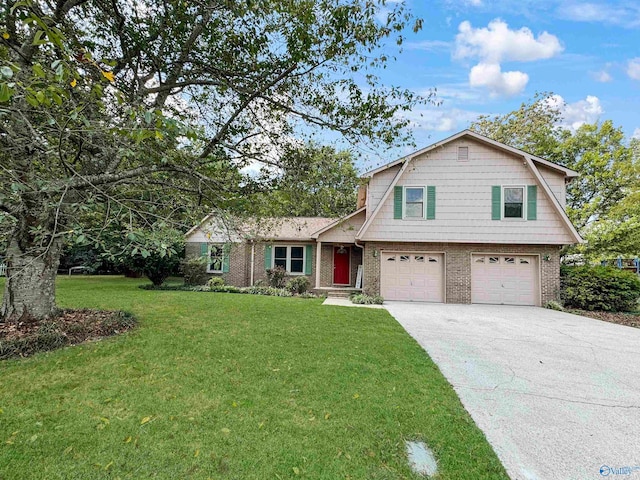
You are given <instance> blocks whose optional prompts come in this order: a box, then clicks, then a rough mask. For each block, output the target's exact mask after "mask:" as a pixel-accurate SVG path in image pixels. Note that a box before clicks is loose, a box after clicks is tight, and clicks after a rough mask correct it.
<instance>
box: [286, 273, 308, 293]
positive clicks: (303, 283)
mask: <svg viewBox="0 0 640 480" xmlns="http://www.w3.org/2000/svg"><path fill="white" fill-rule="evenodd" d="M310 286H311V282H309V279H308V278H307V277H296V278H292V279H291V280H289V281H288V282H287V286H286V287H285V288H286V289H287V290H289V291H290V292H291V293H293V294H294V295H301V294H303V293H305V292H306V291H307V290H309V287H310Z"/></svg>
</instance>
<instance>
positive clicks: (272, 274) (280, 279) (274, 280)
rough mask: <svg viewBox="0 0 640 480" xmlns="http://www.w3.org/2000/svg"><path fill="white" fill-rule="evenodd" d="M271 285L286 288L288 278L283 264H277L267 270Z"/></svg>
mask: <svg viewBox="0 0 640 480" xmlns="http://www.w3.org/2000/svg"><path fill="white" fill-rule="evenodd" d="M267 279H268V280H269V286H270V287H273V288H284V287H285V284H286V280H287V271H286V270H285V269H284V268H282V267H281V266H279V265H278V266H275V267H273V268H270V269H268V270H267Z"/></svg>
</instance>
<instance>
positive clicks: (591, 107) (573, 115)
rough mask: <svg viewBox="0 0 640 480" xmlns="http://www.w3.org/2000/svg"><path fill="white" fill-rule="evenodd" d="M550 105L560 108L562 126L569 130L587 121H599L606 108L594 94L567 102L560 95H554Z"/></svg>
mask: <svg viewBox="0 0 640 480" xmlns="http://www.w3.org/2000/svg"><path fill="white" fill-rule="evenodd" d="M548 102H549V105H550V106H552V107H555V108H558V109H559V110H560V113H561V114H562V122H561V126H563V127H564V128H568V129H569V130H573V131H575V130H577V129H578V128H580V127H581V126H582V125H584V124H585V123H594V122H596V121H598V118H599V117H600V115H602V114H603V113H604V109H603V108H602V105H601V104H600V99H599V98H598V97H596V96H594V95H587V97H586V98H585V99H584V100H578V101H577V102H574V103H566V102H565V100H564V98H562V97H561V96H560V95H553V96H552V97H550V98H549V100H548Z"/></svg>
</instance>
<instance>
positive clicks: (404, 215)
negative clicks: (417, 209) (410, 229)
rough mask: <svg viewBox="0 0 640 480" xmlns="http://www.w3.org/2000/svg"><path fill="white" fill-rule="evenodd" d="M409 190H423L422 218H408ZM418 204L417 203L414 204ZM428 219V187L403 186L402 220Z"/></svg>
mask: <svg viewBox="0 0 640 480" xmlns="http://www.w3.org/2000/svg"><path fill="white" fill-rule="evenodd" d="M407 188H414V189H416V190H417V189H422V216H420V217H407V215H406V211H405V210H406V206H407ZM413 203H417V202H413ZM426 218H427V187H426V185H403V186H402V220H426Z"/></svg>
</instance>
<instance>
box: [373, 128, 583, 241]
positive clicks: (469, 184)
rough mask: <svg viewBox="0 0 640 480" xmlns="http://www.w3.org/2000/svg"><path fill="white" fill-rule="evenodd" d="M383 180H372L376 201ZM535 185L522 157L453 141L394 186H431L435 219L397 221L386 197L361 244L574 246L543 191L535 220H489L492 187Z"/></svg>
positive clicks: (416, 164) (418, 163)
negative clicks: (463, 157)
mask: <svg viewBox="0 0 640 480" xmlns="http://www.w3.org/2000/svg"><path fill="white" fill-rule="evenodd" d="M462 145H464V146H468V147H469V161H467V162H458V161H457V147H458V146H462ZM375 177H376V176H374V179H375ZM387 180H388V177H386V178H385V179H384V181H380V182H378V181H375V182H374V181H372V184H374V185H375V186H376V188H375V190H374V192H375V193H374V196H376V195H378V196H379V194H378V192H379V190H380V189H381V186H382V184H383V183H386V182H387ZM534 184H536V181H535V179H534V176H533V174H532V173H531V172H530V171H529V169H528V167H527V166H526V164H525V163H524V162H523V160H522V158H519V157H517V156H515V155H512V154H509V153H505V152H503V151H501V150H497V149H494V148H492V147H489V146H486V145H484V144H481V143H479V142H475V141H472V140H468V139H463V140H458V141H453V142H451V143H449V144H446V145H445V146H443V147H442V148H438V149H436V150H432V151H430V152H428V153H425V154H423V155H421V156H419V157H417V158H415V159H414V160H413V161H412V163H411V164H410V165H409V167H408V168H407V169H406V171H405V172H404V173H403V175H402V177H401V178H400V180H399V182H398V185H414V186H424V185H435V187H436V219H435V220H395V219H394V218H393V195H389V196H388V197H387V199H386V200H385V203H384V204H383V206H382V208H381V210H380V212H379V213H378V216H377V217H376V219H375V221H374V222H373V224H372V225H371V226H370V227H369V228H368V230H367V231H366V233H365V234H364V236H363V238H362V240H365V241H367V240H369V241H371V240H378V241H408V242H411V241H422V242H473V243H478V242H487V243H529V244H532V243H534V244H570V243H573V240H572V238H571V236H570V235H569V232H568V230H567V228H566V226H565V225H564V224H563V222H562V220H561V218H560V216H559V215H558V214H557V212H556V211H555V210H554V208H553V205H552V204H551V201H550V200H549V199H548V198H547V196H546V194H545V192H544V190H543V188H542V187H539V188H538V201H537V218H538V219H537V220H535V221H524V220H503V221H495V220H492V219H491V187H492V186H493V185H534ZM387 185H388V184H387ZM370 191H371V190H370ZM374 205H375V202H374ZM372 208H375V207H373V206H372Z"/></svg>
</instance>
